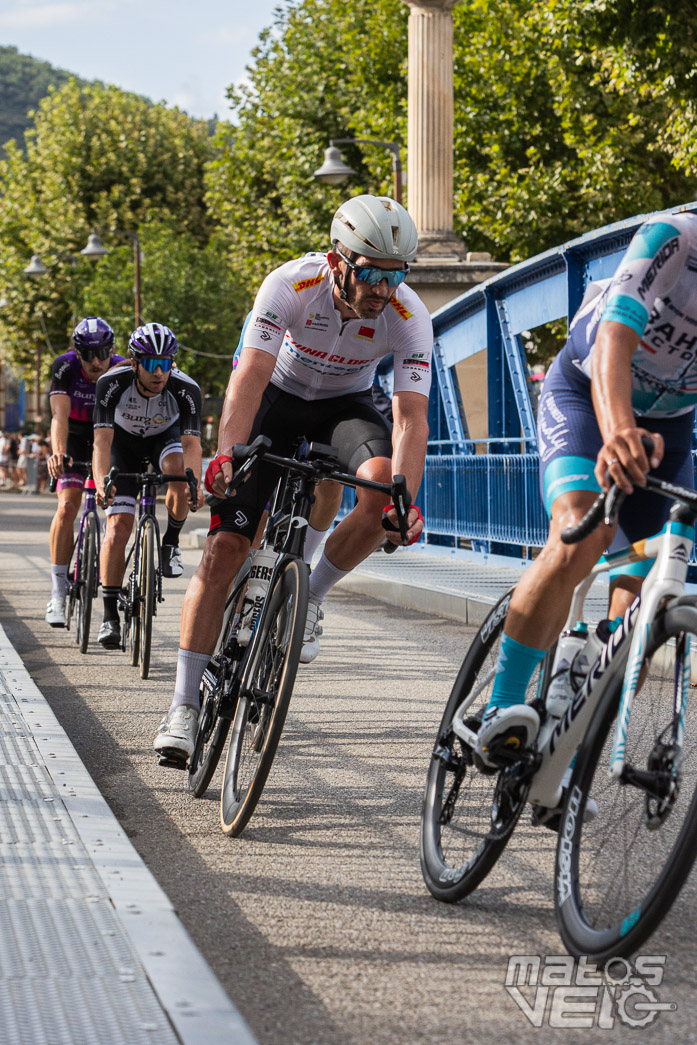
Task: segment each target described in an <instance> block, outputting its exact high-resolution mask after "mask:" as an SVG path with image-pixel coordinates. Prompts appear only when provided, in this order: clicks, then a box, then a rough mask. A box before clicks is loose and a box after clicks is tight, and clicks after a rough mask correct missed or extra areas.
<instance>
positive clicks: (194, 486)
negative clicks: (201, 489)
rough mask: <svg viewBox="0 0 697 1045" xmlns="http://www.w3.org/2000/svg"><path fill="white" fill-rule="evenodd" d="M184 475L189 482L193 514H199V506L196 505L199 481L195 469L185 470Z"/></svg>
mask: <svg viewBox="0 0 697 1045" xmlns="http://www.w3.org/2000/svg"><path fill="white" fill-rule="evenodd" d="M184 474H185V475H186V479H187V482H188V484H189V497H190V498H191V511H192V512H197V511H198V504H197V503H196V498H197V494H198V479H197V478H196V476H195V475H194V470H193V468H187V469H185V472H184Z"/></svg>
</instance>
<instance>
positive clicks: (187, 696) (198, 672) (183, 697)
mask: <svg viewBox="0 0 697 1045" xmlns="http://www.w3.org/2000/svg"><path fill="white" fill-rule="evenodd" d="M210 659H211V655H210V653H194V652H193V650H188V649H180V650H179V653H178V654H177V681H176V682H175V684H174V696H173V697H172V705H171V707H170V709H169V710H170V711H174V710H175V708H180V707H181V706H182V705H183V704H188V705H189V706H190V707H193V708H198V707H200V705H201V698H200V696H199V692H198V691H199V686H200V685H201V679H202V678H203V672H204V671H205V668H206V664H207V663H208V661H209V660H210Z"/></svg>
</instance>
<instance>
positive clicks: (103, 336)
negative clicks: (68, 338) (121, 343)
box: [73, 316, 114, 352]
mask: <svg viewBox="0 0 697 1045" xmlns="http://www.w3.org/2000/svg"><path fill="white" fill-rule="evenodd" d="M113 344H114V331H113V330H112V329H111V327H110V326H109V324H108V323H106V322H105V321H104V320H103V319H100V318H99V316H88V317H87V318H86V319H81V320H80V322H79V323H78V325H77V326H76V327H75V329H74V330H73V345H74V346H75V348H76V349H77V350H78V352H80V351H81V350H82V349H83V348H87V349H90V348H91V349H95V348H110V347H111V346H112V345H113Z"/></svg>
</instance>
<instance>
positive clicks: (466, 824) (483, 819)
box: [420, 591, 539, 903]
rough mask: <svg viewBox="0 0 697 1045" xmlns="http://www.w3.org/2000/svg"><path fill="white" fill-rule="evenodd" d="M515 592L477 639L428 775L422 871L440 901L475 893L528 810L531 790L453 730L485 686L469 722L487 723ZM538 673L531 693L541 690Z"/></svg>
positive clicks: (440, 732)
mask: <svg viewBox="0 0 697 1045" xmlns="http://www.w3.org/2000/svg"><path fill="white" fill-rule="evenodd" d="M512 594H513V592H512V591H509V592H507V593H506V594H505V595H504V596H503V597H502V598H501V599H499V601H498V602H497V603H496V605H495V606H494V608H493V609H492V610H491V612H490V613H489V615H488V616H487V618H486V620H485V621H484V623H483V624H482V626H481V627H480V629H479V631H478V632H477V634H476V636H475V637H474V639H473V641H472V643H471V645H470V647H469V649H468V650H467V653H466V655H465V659H464V660H463V662H462V666H461V667H460V671H459V673H458V676H457V678H456V680H455V683H454V685H453V688H452V691H451V693H450V696H449V698H448V702H447V704H446V706H445V712H444V713H443V718H442V719H441V723H440V726H439V728H438V734H437V736H436V742H435V745H434V748H433V752H432V754H431V761H430V764H429V767H428V772H427V775H426V791H425V795H424V800H423V805H422V811H421V829H420V858H421V872H422V874H423V878H424V882H425V883H426V887H427V888H428V890H429V892H430V893H431V895H432V896H434V897H435V898H436V899H437V900H440V901H442V902H443V903H454V902H455V901H457V900H461V899H462V898H463V897H465V896H467V895H468V894H469V893H471V892H472V891H473V890H474V889H476V887H477V886H478V885H479V884H480V883H481V882H482V880H483V879H484V878H485V877H486V876H487V875H488V874H489V872H490V871H491V869H492V867H493V866H494V864H495V863H496V861H497V860H498V858H499V857H500V855H501V853H502V852H503V850H504V848H505V846H506V844H507V842H508V840H509V838H510V836H511V833H512V831H513V828H514V827H515V825H516V823H517V821H518V817H519V816H520V813H521V811H522V809H523V807H524V805H525V800H526V797H527V791H528V788H527V786H521V785H517V786H515V787H514V786H513V784H512V780H511V771H510V770H503V771H501V772H499V773H494V774H491V775H487V774H485V773H482V772H480V771H479V770H478V769H476V767H475V766H474V761H473V758H472V752H471V749H470V748H469V747H468V746H467V745H466V744H465V742H464V741H462V740H461V739H460V738H459V737H458V736H457V735H456V734H455V733H454V731H453V730H452V728H451V726H452V721H453V716H454V714H455V712H456V711H457V709H458V708H459V706H460V705H461V704H462V702H463V701H464V700H465V698H466V697H467V696H468V694H470V693H471V692H472V690H473V689H475V688H476V687H477V685H479V686H480V691H479V692H478V693H477V695H476V697H475V699H474V701H473V703H472V705H471V707H470V708H468V711H467V716H466V718H469V717H470V716H472V717H473V718H478V719H479V720H481V715H482V713H483V712H484V709H485V708H486V706H487V704H488V703H489V698H490V696H491V688H492V683H493V676H494V667H495V665H496V660H497V657H498V650H499V645H500V639H501V634H502V632H503V626H504V623H505V620H506V614H507V612H508V607H509V604H510V601H511V596H512ZM538 675H539V673H538V672H536V673H535V675H534V676H533V679H532V680H531V683H530V688H532V687H535V689H536V688H537V685H538ZM529 692H530V689H529Z"/></svg>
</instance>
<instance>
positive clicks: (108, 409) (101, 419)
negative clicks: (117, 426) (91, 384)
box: [92, 370, 120, 428]
mask: <svg viewBox="0 0 697 1045" xmlns="http://www.w3.org/2000/svg"><path fill="white" fill-rule="evenodd" d="M119 390H120V383H119V380H118V377H117V376H116V374H115V373H113V372H112V371H110V370H107V372H106V374H102V376H101V377H100V378H99V380H98V381H97V384H96V385H95V388H94V397H95V398H94V413H93V415H92V420H93V423H94V427H95V428H113V427H114V413H115V411H116V405H117V403H118V401H119V395H120V391H119Z"/></svg>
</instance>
